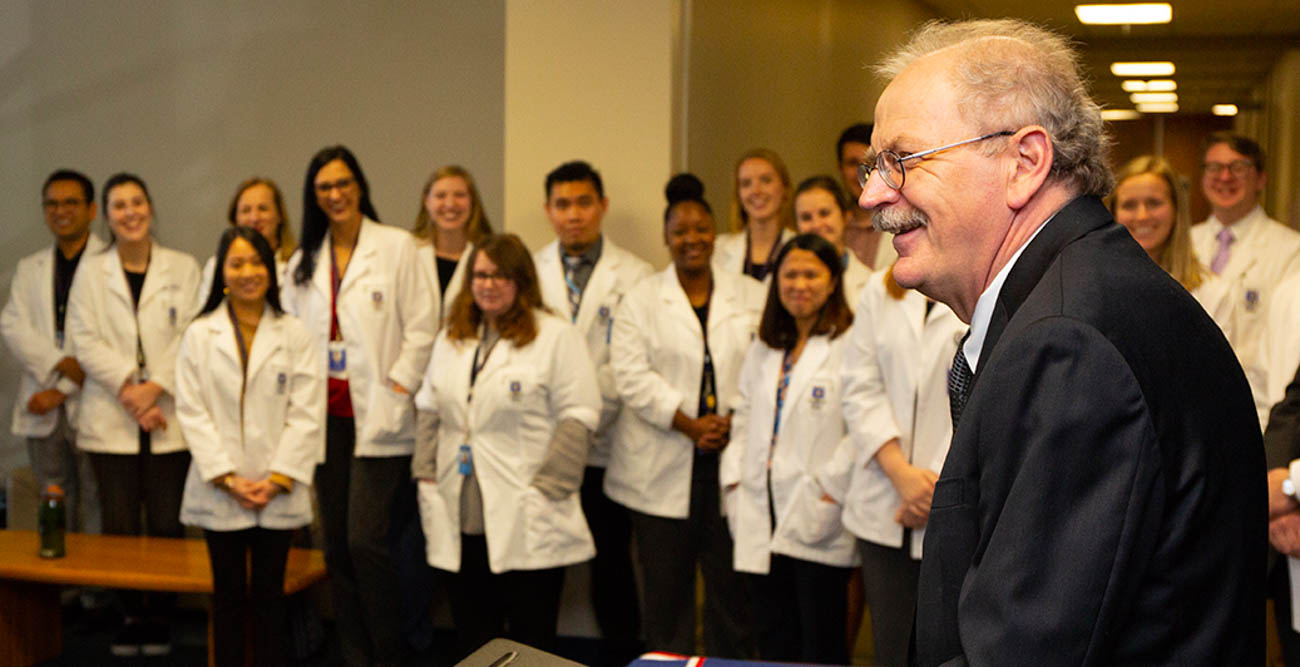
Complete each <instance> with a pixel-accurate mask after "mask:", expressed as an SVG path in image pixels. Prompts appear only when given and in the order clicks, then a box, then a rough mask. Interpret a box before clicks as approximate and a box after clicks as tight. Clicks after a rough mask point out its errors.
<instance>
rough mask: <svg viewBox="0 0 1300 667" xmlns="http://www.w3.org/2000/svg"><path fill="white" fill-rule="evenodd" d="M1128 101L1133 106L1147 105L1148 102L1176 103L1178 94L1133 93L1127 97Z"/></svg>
mask: <svg viewBox="0 0 1300 667" xmlns="http://www.w3.org/2000/svg"><path fill="white" fill-rule="evenodd" d="M1128 99H1129V101H1131V102H1133V103H1134V104H1147V103H1150V102H1177V101H1178V93H1133V94H1132V95H1129V96H1128Z"/></svg>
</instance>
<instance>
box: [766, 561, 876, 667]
mask: <svg viewBox="0 0 1300 667" xmlns="http://www.w3.org/2000/svg"><path fill="white" fill-rule="evenodd" d="M852 571H853V570H852V569H851V568H847V567H833V566H830V565H823V564H821V563H814V562H811V561H806V560H800V559H798V558H790V557H788V556H781V555H778V554H772V560H771V564H770V566H769V568H768V573H767V574H751V575H749V576H748V579H749V582H750V584H751V588H750V591H751V593H752V595H753V599H754V637H755V641H756V643H757V644H758V657H759V659H760V660H765V661H771V662H802V663H821V664H828V665H846V664H848V662H849V655H848V647H847V646H845V644H844V617H845V615H846V613H847V610H848V583H849V574H850V573H851V572H852Z"/></svg>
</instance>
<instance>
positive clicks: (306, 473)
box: [270, 315, 325, 484]
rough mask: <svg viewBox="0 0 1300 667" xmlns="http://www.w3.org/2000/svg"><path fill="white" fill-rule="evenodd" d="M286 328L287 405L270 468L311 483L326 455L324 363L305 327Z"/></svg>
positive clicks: (302, 481) (302, 482) (300, 481)
mask: <svg viewBox="0 0 1300 667" xmlns="http://www.w3.org/2000/svg"><path fill="white" fill-rule="evenodd" d="M281 317H289V316H288V315H282V316H281ZM286 328H287V329H289V330H290V331H292V332H293V333H292V334H291V335H290V336H289V340H288V341H286V343H287V345H288V349H289V352H290V354H291V355H292V361H293V363H292V366H291V370H290V379H289V405H288V407H287V409H286V410H285V415H284V420H285V423H284V430H283V431H281V432H280V442H279V443H278V445H277V446H276V449H275V453H274V454H272V456H271V465H270V470H271V472H278V473H280V474H281V475H285V476H287V477H291V478H293V479H294V480H296V481H297V482H299V483H301V484H311V483H312V476H313V474H314V473H315V470H316V462H317V461H323V460H324V458H325V363H324V361H323V360H322V359H321V358H320V356H321V354H320V348H319V347H317V346H316V345H315V343H314V341H312V338H311V335H310V334H308V333H307V331H306V330H305V329H303V328H302V327H300V326H295V327H286Z"/></svg>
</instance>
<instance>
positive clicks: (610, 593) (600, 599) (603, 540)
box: [582, 466, 641, 667]
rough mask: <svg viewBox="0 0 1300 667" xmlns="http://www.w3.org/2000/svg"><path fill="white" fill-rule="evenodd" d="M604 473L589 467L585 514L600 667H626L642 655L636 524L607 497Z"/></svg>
mask: <svg viewBox="0 0 1300 667" xmlns="http://www.w3.org/2000/svg"><path fill="white" fill-rule="evenodd" d="M604 487H605V469H604V468H598V467H596V466H587V470H586V472H585V474H584V475H583V478H582V512H583V514H585V515H586V517H587V525H588V526H589V527H590V528H591V536H592V539H593V540H594V541H595V542H596V558H595V559H593V560H592V561H591V607H592V610H593V611H594V612H595V614H596V625H597V626H598V627H599V628H600V636H601V646H600V659H599V661H598V664H600V665H602V666H605V667H622V666H623V665H626V664H627V663H629V662H631V661H632V660H634V659H635V658H636V657H637V656H638V655H640V653H641V641H640V639H639V635H640V632H641V611H640V604H639V603H638V601H637V593H636V578H635V576H634V575H633V574H632V520H631V519H630V518H629V517H628V515H627V508H625V507H623V506H622V505H619V504H618V503H616V502H614V501H612V500H610V499H609V498H608V497H607V496H606V495H605V488H604Z"/></svg>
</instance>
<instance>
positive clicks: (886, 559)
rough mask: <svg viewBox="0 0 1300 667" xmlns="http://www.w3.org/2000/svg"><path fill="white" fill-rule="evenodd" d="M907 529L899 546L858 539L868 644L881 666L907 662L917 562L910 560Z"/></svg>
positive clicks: (909, 535) (914, 612)
mask: <svg viewBox="0 0 1300 667" xmlns="http://www.w3.org/2000/svg"><path fill="white" fill-rule="evenodd" d="M911 544H912V540H911V531H906V532H904V534H903V546H902V547H886V546H882V545H879V544H876V543H875V542H868V541H866V540H858V553H859V554H861V555H862V588H863V592H864V593H865V594H866V598H867V609H869V610H870V611H871V645H872V647H874V649H875V657H874V659H875V662H874V663H873V664H876V665H881V666H882V667H893V666H894V665H906V664H907V652H908V646H909V644H910V643H911V640H912V619H913V617H914V616H915V615H916V586H917V582H918V581H920V578H921V561H919V560H913V559H912V557H911V555H910V551H911V548H910V547H911Z"/></svg>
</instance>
